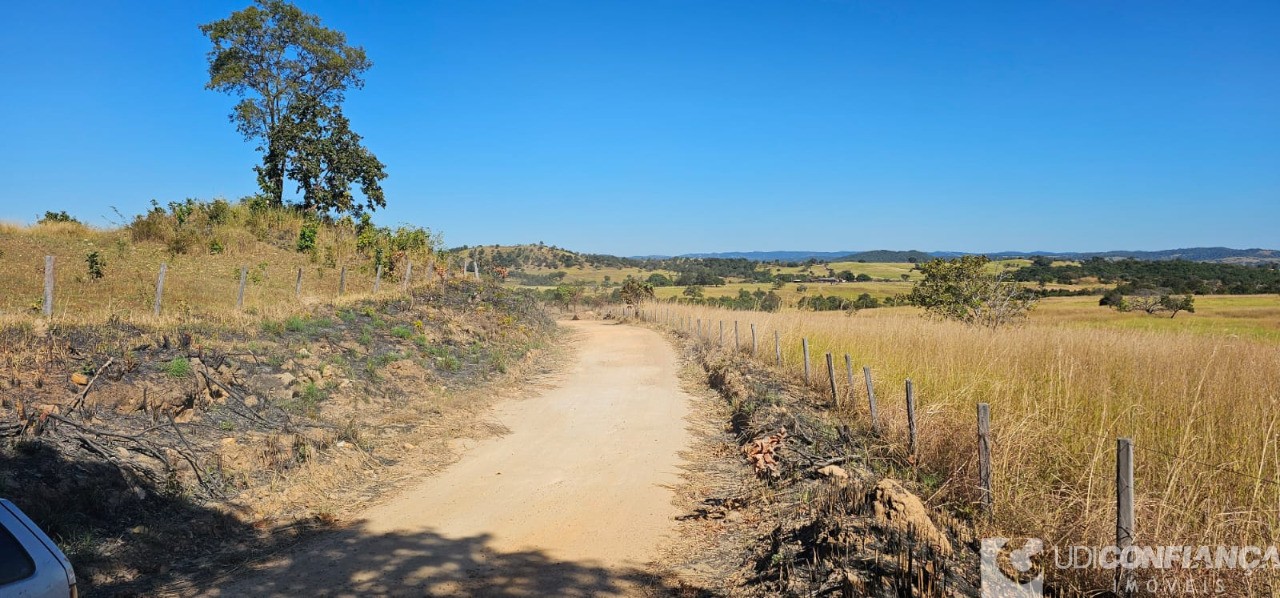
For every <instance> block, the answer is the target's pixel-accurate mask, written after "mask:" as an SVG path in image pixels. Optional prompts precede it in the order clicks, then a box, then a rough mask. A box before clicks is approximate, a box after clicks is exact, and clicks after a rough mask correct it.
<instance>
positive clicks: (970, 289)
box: [908, 255, 1036, 328]
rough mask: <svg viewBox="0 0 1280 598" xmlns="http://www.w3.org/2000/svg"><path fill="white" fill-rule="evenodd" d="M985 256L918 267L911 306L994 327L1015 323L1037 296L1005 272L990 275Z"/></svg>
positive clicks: (971, 256)
mask: <svg viewBox="0 0 1280 598" xmlns="http://www.w3.org/2000/svg"><path fill="white" fill-rule="evenodd" d="M990 261H991V260H990V259H988V258H987V257H986V256H984V255H966V256H964V257H961V258H958V259H954V260H941V259H938V260H933V261H930V262H928V263H925V264H922V265H921V266H920V272H921V273H922V274H923V278H922V279H921V280H920V281H919V282H917V283H916V285H915V287H914V288H912V289H911V294H910V295H908V300H909V301H910V302H911V304H912V305H916V306H919V307H922V308H924V310H925V311H926V312H927V313H929V314H931V315H934V316H938V317H942V318H946V319H948V320H957V321H960V322H964V323H966V324H976V325H980V326H986V327H989V328H995V327H998V326H1001V325H1004V324H1009V323H1012V322H1016V321H1018V320H1020V319H1022V318H1023V317H1025V316H1026V315H1027V312H1029V311H1031V309H1032V308H1033V307H1034V306H1035V302H1036V296H1035V295H1034V294H1032V293H1030V292H1028V291H1027V290H1026V289H1024V288H1022V287H1021V286H1019V285H1018V284H1017V283H1015V282H1012V281H1009V280H1006V279H1005V276H1006V274H1005V273H1001V274H992V273H990V272H988V271H987V269H986V266H987V264H988V263H989V262H990Z"/></svg>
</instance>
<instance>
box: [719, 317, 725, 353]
mask: <svg viewBox="0 0 1280 598" xmlns="http://www.w3.org/2000/svg"><path fill="white" fill-rule="evenodd" d="M720 346H722V347H723V346H724V320H720Z"/></svg>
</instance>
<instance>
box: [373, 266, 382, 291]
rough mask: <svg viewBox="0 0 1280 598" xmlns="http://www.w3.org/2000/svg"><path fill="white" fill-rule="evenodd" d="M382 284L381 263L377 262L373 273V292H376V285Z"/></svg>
mask: <svg viewBox="0 0 1280 598" xmlns="http://www.w3.org/2000/svg"><path fill="white" fill-rule="evenodd" d="M381 285H382V264H378V268H377V270H374V273H373V292H374V293H375V294H376V293H377V292H378V287H379V286H381Z"/></svg>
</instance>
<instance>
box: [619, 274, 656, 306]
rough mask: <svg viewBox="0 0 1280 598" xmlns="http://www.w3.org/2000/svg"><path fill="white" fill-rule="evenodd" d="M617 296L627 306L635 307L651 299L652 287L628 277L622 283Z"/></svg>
mask: <svg viewBox="0 0 1280 598" xmlns="http://www.w3.org/2000/svg"><path fill="white" fill-rule="evenodd" d="M618 294H619V296H621V297H622V300H623V301H626V302H627V305H637V304H639V303H640V302H641V301H644V300H646V299H653V285H651V284H649V283H647V282H642V281H639V280H636V279H634V278H632V277H630V276H628V277H627V279H626V280H624V281H622V288H621V289H620V290H619V292H618Z"/></svg>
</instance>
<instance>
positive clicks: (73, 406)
mask: <svg viewBox="0 0 1280 598" xmlns="http://www.w3.org/2000/svg"><path fill="white" fill-rule="evenodd" d="M115 360H116V358H114V357H108V358H107V362H106V363H104V364H102V367H100V368H98V371H96V372H94V373H93V377H92V378H90V379H89V383H88V384H86V385H85V386H84V390H82V391H80V396H78V397H76V402H74V403H72V404H71V408H70V409H67V413H71V412H74V411H75V410H76V409H78V408H79V407H80V404H81V403H83V402H84V399H85V397H87V396H89V391H90V390H92V389H93V383H94V382H97V381H98V376H101V375H102V372H104V371H106V369H107V368H108V367H110V365H111V363H112V362H114V361H115Z"/></svg>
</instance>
